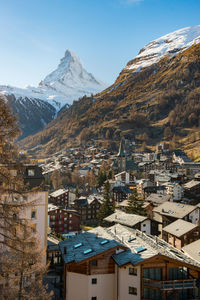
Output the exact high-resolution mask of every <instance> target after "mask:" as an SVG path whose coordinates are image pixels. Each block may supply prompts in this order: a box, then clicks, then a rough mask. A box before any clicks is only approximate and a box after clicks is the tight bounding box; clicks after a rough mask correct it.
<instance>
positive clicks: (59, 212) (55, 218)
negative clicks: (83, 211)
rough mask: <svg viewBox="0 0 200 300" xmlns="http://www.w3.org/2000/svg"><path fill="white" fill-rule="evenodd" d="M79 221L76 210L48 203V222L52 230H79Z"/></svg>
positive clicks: (62, 231) (66, 231)
mask: <svg viewBox="0 0 200 300" xmlns="http://www.w3.org/2000/svg"><path fill="white" fill-rule="evenodd" d="M80 222H81V220H80V215H79V213H78V212H77V211H76V210H73V209H65V208H59V207H57V206H54V205H51V204H49V205H48V223H49V227H50V228H51V231H52V232H56V233H65V234H66V233H69V232H79V231H80Z"/></svg>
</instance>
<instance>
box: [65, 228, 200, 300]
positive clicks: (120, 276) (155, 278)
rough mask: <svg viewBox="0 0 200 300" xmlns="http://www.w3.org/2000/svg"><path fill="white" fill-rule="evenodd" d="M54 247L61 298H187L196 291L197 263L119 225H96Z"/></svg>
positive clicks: (198, 293) (155, 239)
mask: <svg viewBox="0 0 200 300" xmlns="http://www.w3.org/2000/svg"><path fill="white" fill-rule="evenodd" d="M59 247H60V251H61V255H62V260H63V264H64V266H63V278H64V286H63V290H64V299H65V300H71V299H73V300H79V299H82V300H88V299H91V300H98V299H103V300H116V299H118V300H124V299H126V300H134V299H135V300H146V299H153V300H160V299H162V300H167V299H187V300H192V299H198V297H199V296H200V289H199V278H200V263H198V262H197V261H196V260H194V259H192V258H191V257H189V256H188V255H186V254H184V253H182V252H181V251H179V250H178V249H176V248H174V247H173V246H171V245H169V244H167V243H166V242H165V241H163V240H161V239H159V238H158V237H155V236H152V235H146V234H145V233H142V232H140V231H139V230H135V229H131V228H128V227H125V226H122V225H120V224H117V225H114V226H112V227H109V228H102V227H97V228H94V229H93V230H90V231H89V232H86V233H82V234H79V235H77V236H76V237H74V238H72V239H69V240H65V241H63V242H61V243H60V244H59ZM77 287H78V288H77Z"/></svg>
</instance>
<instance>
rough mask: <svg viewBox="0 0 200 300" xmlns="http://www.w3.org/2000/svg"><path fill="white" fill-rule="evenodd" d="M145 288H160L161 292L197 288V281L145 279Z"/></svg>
mask: <svg viewBox="0 0 200 300" xmlns="http://www.w3.org/2000/svg"><path fill="white" fill-rule="evenodd" d="M144 286H145V287H149V288H158V289H161V290H165V291H167V290H180V289H193V288H196V286H197V285H196V279H182V280H163V281H162V280H161V281H159V280H152V279H147V278H144Z"/></svg>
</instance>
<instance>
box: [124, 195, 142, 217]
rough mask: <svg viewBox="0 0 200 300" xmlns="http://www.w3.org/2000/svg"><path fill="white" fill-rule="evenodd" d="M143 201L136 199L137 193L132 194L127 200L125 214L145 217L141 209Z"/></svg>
mask: <svg viewBox="0 0 200 300" xmlns="http://www.w3.org/2000/svg"><path fill="white" fill-rule="evenodd" d="M143 205H144V201H143V200H142V199H141V198H139V197H138V195H137V192H134V193H133V195H131V196H130V197H129V199H128V206H127V208H126V212H127V213H128V214H135V215H140V216H146V212H145V210H144V208H143Z"/></svg>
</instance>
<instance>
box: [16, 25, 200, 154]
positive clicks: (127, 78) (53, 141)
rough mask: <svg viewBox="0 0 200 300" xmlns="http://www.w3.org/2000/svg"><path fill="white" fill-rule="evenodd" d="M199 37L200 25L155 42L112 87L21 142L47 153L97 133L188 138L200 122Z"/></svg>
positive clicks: (157, 138) (115, 136)
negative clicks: (37, 147)
mask: <svg viewBox="0 0 200 300" xmlns="http://www.w3.org/2000/svg"><path fill="white" fill-rule="evenodd" d="M199 37H200V26H195V27H191V28H185V29H182V30H179V31H176V32H173V33H171V34H168V35H166V36H164V37H162V38H160V39H157V40H155V41H153V42H151V43H150V44H148V45H147V46H145V47H144V48H143V49H142V50H141V51H140V53H139V55H138V56H137V57H136V58H135V59H133V60H131V61H130V62H128V64H127V66H126V67H125V68H124V69H123V70H122V72H121V73H120V74H119V76H118V78H117V79H116V81H115V83H114V84H113V85H112V86H111V87H109V88H108V89H106V90H104V91H103V92H101V93H99V94H97V95H96V96H95V97H94V96H93V97H83V98H82V99H80V100H79V101H75V102H74V104H73V105H72V106H71V107H69V108H68V109H66V110H64V111H63V112H62V113H61V114H60V115H59V116H58V117H57V118H56V119H55V120H54V121H52V122H51V123H49V124H48V125H47V126H46V127H45V130H43V131H42V132H40V133H38V134H37V135H35V136H34V137H30V138H28V139H26V140H25V141H23V143H22V144H21V146H22V147H25V148H27V149H30V148H32V147H35V146H36V145H40V149H39V150H38V149H37V151H38V153H39V154H44V155H45V154H47V153H53V152H55V151H58V150H60V149H62V148H63V147H66V146H67V145H71V144H74V143H79V142H80V141H84V142H85V141H87V140H89V139H90V138H91V137H93V138H95V139H101V140H103V139H104V140H105V139H109V140H114V139H115V140H116V139H120V136H122V135H123V136H125V137H127V138H130V139H137V140H144V141H145V142H147V143H149V144H150V145H154V144H155V143H157V142H159V141H160V140H162V139H168V140H172V139H174V140H175V139H176V138H177V137H178V139H179V140H180V141H181V139H184V141H185V139H186V138H187V136H189V135H190V134H191V132H192V131H194V132H198V126H199V114H200V43H199ZM142 55H143V57H142ZM144 133H145V137H144ZM188 134H189V135H188ZM196 138H197V139H199V138H200V136H198V134H197V135H196Z"/></svg>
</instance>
